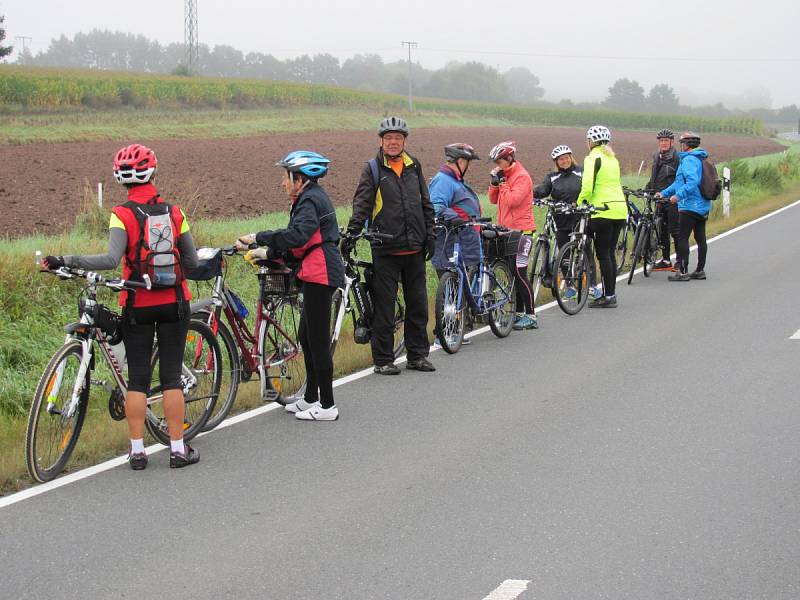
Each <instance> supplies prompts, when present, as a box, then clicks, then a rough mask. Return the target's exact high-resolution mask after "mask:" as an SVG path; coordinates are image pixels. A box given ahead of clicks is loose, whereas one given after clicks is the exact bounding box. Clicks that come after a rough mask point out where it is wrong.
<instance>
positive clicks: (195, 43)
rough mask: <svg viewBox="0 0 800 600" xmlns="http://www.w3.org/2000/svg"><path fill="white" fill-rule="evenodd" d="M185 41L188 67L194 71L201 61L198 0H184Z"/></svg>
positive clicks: (190, 70)
mask: <svg viewBox="0 0 800 600" xmlns="http://www.w3.org/2000/svg"><path fill="white" fill-rule="evenodd" d="M183 43H184V45H185V46H186V68H187V69H188V70H189V72H190V73H192V72H193V71H194V69H195V68H196V67H197V63H198V62H199V61H200V50H199V43H200V42H199V38H198V36H197V0H184V2H183Z"/></svg>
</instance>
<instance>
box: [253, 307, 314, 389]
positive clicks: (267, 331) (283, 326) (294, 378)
mask: <svg viewBox="0 0 800 600" xmlns="http://www.w3.org/2000/svg"><path fill="white" fill-rule="evenodd" d="M301 310H302V309H301V308H300V303H299V301H298V299H297V298H294V297H287V298H283V299H282V300H281V301H280V303H279V304H278V305H277V306H276V307H275V310H274V312H273V313H272V314H271V317H272V318H271V320H270V321H268V322H267V323H265V326H264V327H263V328H262V332H261V336H260V339H259V348H260V350H261V360H262V361H263V362H262V365H263V376H264V377H265V381H264V383H265V390H266V397H265V399H266V400H274V401H275V402H277V403H278V404H284V405H285V404H291V403H292V402H295V401H296V400H299V399H300V398H303V397H304V396H305V393H306V364H305V360H304V359H303V349H302V348H301V346H300V341H299V339H298V332H299V330H300V313H301Z"/></svg>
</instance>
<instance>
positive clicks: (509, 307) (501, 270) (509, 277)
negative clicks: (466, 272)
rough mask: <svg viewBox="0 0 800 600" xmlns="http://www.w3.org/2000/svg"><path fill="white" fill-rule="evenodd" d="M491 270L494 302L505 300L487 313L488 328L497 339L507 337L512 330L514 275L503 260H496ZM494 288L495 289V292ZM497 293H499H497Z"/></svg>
mask: <svg viewBox="0 0 800 600" xmlns="http://www.w3.org/2000/svg"><path fill="white" fill-rule="evenodd" d="M491 270H492V275H493V277H492V289H491V290H490V291H491V293H492V294H493V296H494V301H495V302H498V301H499V300H500V299H501V298H504V299H505V302H503V303H502V304H501V305H500V306H498V307H497V308H496V309H495V310H492V311H489V313H488V317H489V328H490V329H491V330H492V333H493V334H495V335H496V336H497V337H499V338H504V337H507V336H508V334H509V333H511V330H512V329H513V328H514V317H515V316H516V308H517V301H516V296H515V295H514V275H513V273H512V272H511V267H509V266H508V264H507V263H506V261H504V260H496V261H494V262H493V263H492V265H491ZM496 288H499V289H497V291H496ZM498 292H499V293H498Z"/></svg>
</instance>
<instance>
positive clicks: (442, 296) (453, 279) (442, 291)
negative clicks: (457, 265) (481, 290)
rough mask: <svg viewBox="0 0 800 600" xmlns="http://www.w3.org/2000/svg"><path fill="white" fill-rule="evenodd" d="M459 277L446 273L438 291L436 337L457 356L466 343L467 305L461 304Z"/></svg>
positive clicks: (443, 346)
mask: <svg viewBox="0 0 800 600" xmlns="http://www.w3.org/2000/svg"><path fill="white" fill-rule="evenodd" d="M459 286H460V283H459V275H458V273H453V272H452V271H446V272H445V273H444V274H443V275H442V277H441V279H439V287H438V288H437V289H436V337H437V338H438V339H439V343H440V344H441V345H442V348H443V349H444V351H445V352H447V353H448V354H455V353H456V352H458V349H459V348H461V343H462V342H463V341H464V319H465V316H466V310H467V308H466V303H465V302H463V299H462V302H461V306H459V305H458V302H459Z"/></svg>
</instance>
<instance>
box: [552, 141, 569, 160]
mask: <svg viewBox="0 0 800 600" xmlns="http://www.w3.org/2000/svg"><path fill="white" fill-rule="evenodd" d="M565 154H572V148H570V147H569V146H567V145H565V144H561V145H560V146H556V147H555V148H553V151H552V152H551V153H550V158H552V159H553V160H555V159H557V158H558V157H559V156H564V155H565Z"/></svg>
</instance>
